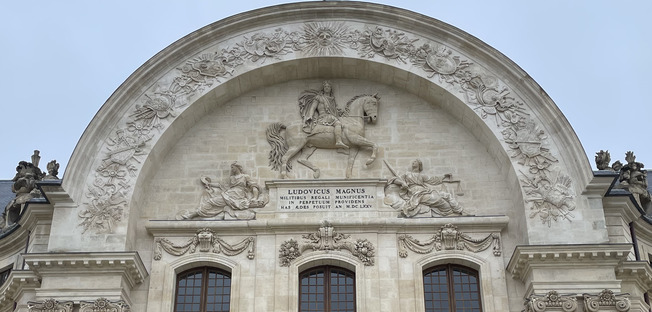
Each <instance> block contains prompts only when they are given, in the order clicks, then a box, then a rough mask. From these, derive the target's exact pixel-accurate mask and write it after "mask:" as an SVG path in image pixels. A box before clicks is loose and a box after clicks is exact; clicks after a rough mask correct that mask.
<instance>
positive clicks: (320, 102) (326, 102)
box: [299, 81, 349, 148]
mask: <svg viewBox="0 0 652 312" xmlns="http://www.w3.org/2000/svg"><path fill="white" fill-rule="evenodd" d="M299 109H300V113H301V117H302V118H303V131H304V132H306V133H310V134H315V133H313V130H314V128H315V125H324V126H329V127H334V131H333V133H334V134H335V146H337V147H339V148H349V147H348V146H347V145H346V144H344V143H343V142H342V122H341V121H340V116H341V115H342V114H341V111H340V110H339V109H338V108H337V103H335V98H334V97H333V89H332V87H331V84H330V83H329V82H328V81H324V83H323V85H322V90H307V91H305V92H304V93H303V94H301V96H299Z"/></svg>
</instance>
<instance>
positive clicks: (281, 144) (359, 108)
mask: <svg viewBox="0 0 652 312" xmlns="http://www.w3.org/2000/svg"><path fill="white" fill-rule="evenodd" d="M379 100H380V97H379V96H378V95H367V94H363V95H357V96H355V97H353V98H352V99H351V100H350V101H348V102H347V103H346V105H345V107H344V109H339V107H338V106H337V103H335V99H334V97H333V90H332V86H331V85H330V83H329V82H327V81H325V82H324V83H323V84H322V89H321V90H306V91H304V92H303V93H302V94H301V95H300V97H299V112H300V116H301V118H302V120H300V121H297V122H294V123H290V124H289V125H287V126H286V125H285V124H283V123H274V124H272V125H270V126H269V127H268V128H267V132H266V133H267V141H268V142H269V144H270V145H271V147H272V149H271V151H270V153H269V159H270V166H271V167H272V169H275V170H279V171H280V172H281V177H282V178H287V177H291V176H292V175H291V174H290V173H289V172H290V169H291V167H290V166H289V162H290V161H291V160H292V159H293V158H294V157H296V156H298V155H299V153H301V157H300V159H298V160H297V162H298V163H300V164H302V165H304V166H306V167H308V168H310V169H311V170H312V171H313V177H314V178H319V176H320V170H319V168H318V167H317V166H315V165H314V164H313V163H311V162H310V161H309V160H308V159H309V158H310V156H311V155H312V154H313V153H314V152H315V151H316V150H317V149H339V150H340V151H341V152H343V153H347V154H348V162H347V168H346V177H347V178H351V175H352V171H353V163H354V161H355V158H356V156H357V155H358V151H359V150H360V148H370V149H371V155H370V156H369V158H368V159H367V161H366V163H365V164H366V165H370V164H371V163H372V162H373V161H374V160H375V159H376V154H377V152H378V146H377V145H376V143H374V142H371V141H369V140H368V139H366V138H365V132H364V131H365V124H366V123H375V122H376V119H377V114H378V102H379Z"/></svg>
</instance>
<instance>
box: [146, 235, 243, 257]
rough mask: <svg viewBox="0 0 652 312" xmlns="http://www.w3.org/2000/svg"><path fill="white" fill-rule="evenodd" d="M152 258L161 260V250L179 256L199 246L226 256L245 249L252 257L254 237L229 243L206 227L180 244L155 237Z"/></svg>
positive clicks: (204, 250)
mask: <svg viewBox="0 0 652 312" xmlns="http://www.w3.org/2000/svg"><path fill="white" fill-rule="evenodd" d="M154 242H155V249H154V260H161V257H162V256H163V251H165V252H167V253H168V254H170V255H173V256H181V255H184V254H186V253H188V252H190V253H194V252H195V251H196V250H197V248H198V247H199V251H200V252H213V253H223V254H225V255H227V256H235V255H239V254H241V253H242V252H244V251H245V250H247V258H249V259H253V258H254V256H255V252H256V239H255V238H254V237H247V238H245V239H243V240H242V241H240V242H238V243H235V244H229V243H227V242H226V241H224V240H223V239H221V238H219V237H217V235H216V234H215V232H214V231H213V230H211V229H208V228H203V229H200V230H198V231H197V234H195V236H194V237H192V238H190V239H189V240H188V241H187V242H185V243H182V244H174V243H173V242H171V241H169V240H168V239H166V238H162V237H157V238H156V239H155V241H154Z"/></svg>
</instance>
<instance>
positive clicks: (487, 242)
mask: <svg viewBox="0 0 652 312" xmlns="http://www.w3.org/2000/svg"><path fill="white" fill-rule="evenodd" d="M491 246H493V254H494V256H496V257H498V256H500V255H501V252H502V251H501V247H500V233H491V234H489V235H487V236H486V237H484V238H472V237H471V236H469V235H467V234H466V233H463V232H461V231H458V229H457V226H454V225H453V224H451V223H448V224H446V225H444V226H442V227H441V228H440V229H439V231H438V232H437V233H435V235H434V236H433V237H432V238H430V239H428V240H426V241H423V242H421V241H419V240H417V239H415V238H413V237H412V236H410V235H407V234H402V235H399V236H398V255H399V256H400V257H401V258H405V257H407V256H408V249H409V250H412V251H413V252H416V253H419V254H427V253H430V252H432V251H433V250H437V251H441V250H442V249H444V250H468V251H471V252H481V251H484V250H486V249H488V248H489V247H491Z"/></svg>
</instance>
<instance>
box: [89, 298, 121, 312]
mask: <svg viewBox="0 0 652 312" xmlns="http://www.w3.org/2000/svg"><path fill="white" fill-rule="evenodd" d="M130 311H131V308H130V307H129V305H128V304H127V303H126V302H124V301H123V300H118V301H110V300H108V299H106V298H98V299H97V300H95V301H81V302H80V303H79V312H130Z"/></svg>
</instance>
